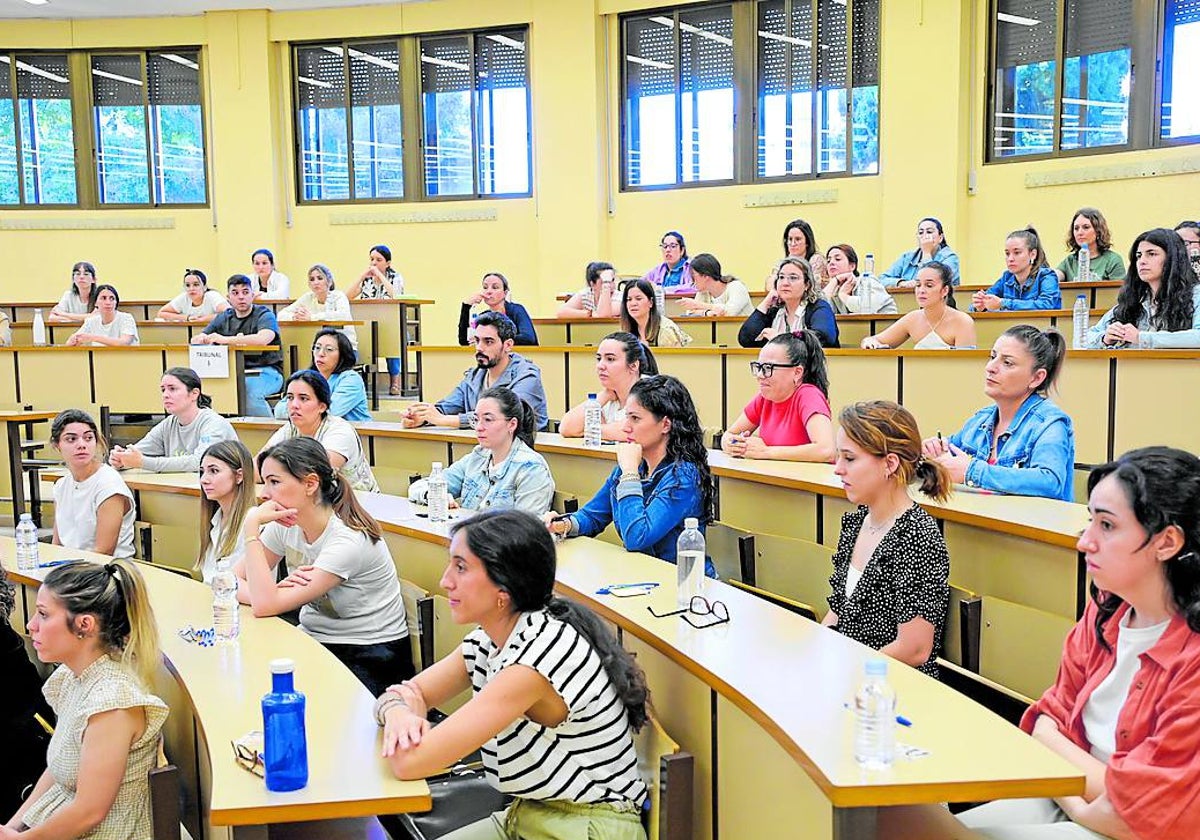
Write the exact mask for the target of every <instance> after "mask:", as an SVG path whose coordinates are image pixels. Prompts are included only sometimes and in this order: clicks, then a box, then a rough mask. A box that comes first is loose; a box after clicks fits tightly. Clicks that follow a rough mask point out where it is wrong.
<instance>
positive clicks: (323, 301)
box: [279, 263, 358, 364]
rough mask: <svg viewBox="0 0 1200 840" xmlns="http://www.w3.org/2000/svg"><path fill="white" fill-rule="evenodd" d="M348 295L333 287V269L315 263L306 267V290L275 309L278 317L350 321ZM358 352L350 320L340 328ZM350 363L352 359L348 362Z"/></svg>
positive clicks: (302, 319)
mask: <svg viewBox="0 0 1200 840" xmlns="http://www.w3.org/2000/svg"><path fill="white" fill-rule="evenodd" d="M353 318H354V316H353V315H351V314H350V299H349V298H348V297H346V295H345V294H343V293H342V292H339V291H338V290H337V289H335V288H334V287H333V271H331V270H330V269H329V267H328V266H324V265H321V264H320V263H317V264H316V265H314V266H313V267H312V268H310V269H309V270H308V291H307V292H305V293H304V294H302V295H300V297H298V298H296V300H295V301H293V302H292V303H290V304H288V305H287V306H285V307H283V309H281V310H279V320H280V321H326V320H328V321H350V320H352V319H353ZM340 329H341V331H342V332H344V333H345V334H346V338H348V339H349V340H350V347H351V349H353V350H354V352H355V354H357V353H358V333H356V332H355V331H354V325H353V324H347V325H346V326H344V327H341V328H340ZM352 364H353V362H352Z"/></svg>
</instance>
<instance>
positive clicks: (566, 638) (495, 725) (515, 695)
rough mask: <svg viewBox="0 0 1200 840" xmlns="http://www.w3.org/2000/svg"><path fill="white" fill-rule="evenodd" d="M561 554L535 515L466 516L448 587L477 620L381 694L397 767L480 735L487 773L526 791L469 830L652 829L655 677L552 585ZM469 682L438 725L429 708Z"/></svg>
mask: <svg viewBox="0 0 1200 840" xmlns="http://www.w3.org/2000/svg"><path fill="white" fill-rule="evenodd" d="M555 564H556V559H555V548H554V542H553V540H552V539H551V538H550V535H549V534H548V533H546V530H545V529H544V528H543V527H542V525H541V523H539V522H538V520H537V519H536V518H534V517H533V516H530V515H529V514H527V513H524V512H522V511H515V510H492V511H487V512H485V513H480V514H477V515H475V516H473V517H471V518H470V519H467V520H464V521H462V522H458V523H455V525H454V526H453V527H452V528H451V530H450V562H449V564H448V565H447V567H446V571H445V573H444V574H443V575H442V586H443V587H444V588H445V590H446V596H447V597H448V598H449V599H450V612H451V615H452V616H453V618H454V621H455V623H457V624H463V625H468V626H475V625H478V627H477V629H475V630H472V631H471V632H470V633H469V634H468V635H467V637H466V638H465V639H464V640H463V643H462V645H461V646H460V647H459V648H458V649H457V650H455V651H454V652H453V653H451V654H450V655H449V656H447V657H445V658H444V659H442V660H441V661H440V662H438V663H436V664H434V665H432V666H430V667H429V668H426V669H425V670H424V671H422V672H421V673H420V674H418V675H417V676H416V677H415V678H413V679H412V680H409V681H407V682H404V683H400V684H398V685H393V686H390V687H389V688H388V689H387V692H386V693H384V694H383V696H382V697H380V698H379V700H378V702H377V703H376V705H375V716H376V720H377V721H378V722H379V723H380V725H382V726H383V728H384V730H383V754H384V756H385V757H386V758H387V760H388V761H389V763H390V764H391V767H392V771H393V772H394V773H395V774H396V775H397V776H398V777H400V778H402V779H422V778H425V777H426V776H428V775H429V774H430V773H432V772H434V771H436V770H438V769H440V768H443V767H448V766H451V765H453V764H454V763H455V762H456V761H458V760H459V759H461V758H462V757H463V756H465V755H468V754H470V753H471V752H472V751H474V750H476V749H479V748H481V747H482V748H483V755H484V770H485V771H486V773H487V779H488V782H489V783H490V784H491V785H492V786H493V787H495V788H496V789H497V790H499V791H501V792H502V793H509V794H512V795H514V796H515V797H516V799H515V801H514V803H513V804H512V805H511V806H510V807H509V808H508V811H507V812H506V813H503V814H495V815H493V816H491V817H489V818H488V819H486V820H484V821H483V822H481V823H478V824H476V826H474V827H470V828H467V829H464V830H463V831H464V833H465V834H467V836H472V837H474V836H496V837H505V836H507V837H604V838H609V840H644V838H645V833H644V831H643V829H642V825H641V821H640V812H641V808H642V804H643V802H644V801H645V799H646V786H645V784H644V783H643V782H642V780H641V777H640V776H639V775H638V769H637V763H638V762H637V754H636V753H635V751H634V747H633V733H635V732H637V731H638V730H639V729H641V728H642V726H643V725H644V724H645V723H646V721H647V719H648V716H649V712H648V708H647V707H648V704H649V697H648V690H647V688H646V677H645V674H643V673H642V669H641V668H640V667H638V664H637V662H636V660H634V659H633V657H632V656H630V655H629V654H628V653H627V652H626V651H625V650H624V649H623V648H622V647H621V645H620V644H619V643H618V641H617V639H616V637H615V636H614V635H613V633H612V631H611V630H609V629H608V627H607V626H606V625H605V624H604V623H603V622H601V621H600V619H599V618H598V617H597V616H596V615H595V614H594V613H592V612H591V611H590V610H589V609H587V608H586V607H583V606H581V605H579V604H576V603H574V602H572V601H568V600H566V599H564V598H559V597H557V596H555V594H554V573H555ZM468 689H470V690H471V692H472V695H473V696H472V699H471V700H470V701H469V702H468V703H467V704H466V705H464V706H462V707H461V708H460V709H459V710H458V711H456V712H454V713H453V714H452V715H450V717H449V718H448V719H447V720H445V721H443V722H442V723H441V724H439V725H438V726H437V727H434V728H430V726H429V721H428V720H427V718H426V715H427V713H428V710H429V709H430V708H432V707H436V706H437V705H438V704H441V703H445V702H446V701H448V700H450V699H451V698H452V697H455V696H457V695H458V694H459V693H461V692H463V691H466V690H468ZM501 826H504V827H505V828H504V829H501ZM475 832H479V834H476V833H475Z"/></svg>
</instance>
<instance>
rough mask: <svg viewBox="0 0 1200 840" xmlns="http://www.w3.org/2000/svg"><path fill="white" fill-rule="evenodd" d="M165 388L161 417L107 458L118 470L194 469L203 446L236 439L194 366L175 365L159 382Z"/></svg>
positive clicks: (161, 388)
mask: <svg viewBox="0 0 1200 840" xmlns="http://www.w3.org/2000/svg"><path fill="white" fill-rule="evenodd" d="M158 387H159V390H160V391H162V401H163V411H165V412H166V413H167V416H166V417H164V418H163V419H162V421H161V422H159V423H158V425H156V426H155V427H154V428H153V429H151V430H150V432H149V434H147V435H146V436H145V437H144V438H142V439H141V440H139V441H138V442H137V443H135V444H134V445H133V446H130V447H124V446H114V447H113V450H112V453H111V454H110V455H109V456H108V462H109V463H110V464H112V465H113V466H114V467H116V468H117V469H119V470H124V469H143V470H149V471H150V472H156V473H164V472H195V471H196V470H198V469H199V468H200V456H201V455H203V454H204V450H206V449H208V447H209V446H211V445H212V444H214V443H216V442H217V441H219V440H237V432H235V431H234V430H233V426H231V425H230V424H229V421H228V420H226V419H225V418H224V417H222V416H221V415H220V414H217V412H215V411H213V408H212V398H211V397H209V396H207V395H206V394H205V393H204V392H203V391H202V390H201V385H200V377H199V376H197V375H196V371H194V370H192V369H191V368H185V367H173V368H169V369H168V370H167V372H166V373H164V374H163V376H162V380H161V381H160V382H159V384H158Z"/></svg>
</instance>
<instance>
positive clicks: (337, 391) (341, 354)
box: [275, 327, 371, 423]
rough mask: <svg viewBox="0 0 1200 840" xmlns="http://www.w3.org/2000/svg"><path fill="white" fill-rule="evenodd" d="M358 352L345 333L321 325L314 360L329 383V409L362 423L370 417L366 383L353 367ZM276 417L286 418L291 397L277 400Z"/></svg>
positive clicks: (315, 343)
mask: <svg viewBox="0 0 1200 840" xmlns="http://www.w3.org/2000/svg"><path fill="white" fill-rule="evenodd" d="M356 358H357V355H356V354H355V351H354V347H353V346H352V345H351V344H350V339H349V338H348V337H347V336H346V334H345V333H344V332H343V331H341V330H339V329H336V328H334V327H322V328H321V329H320V330H318V331H317V334H316V335H315V336H313V344H312V364H310V365H309V366H308V369H309V370H315V371H316V372H317V373H319V374H321V375H322V376H324V377H325V381H326V382H328V383H329V413H330V414H332V415H333V416H334V417H341V418H342V419H343V420H345V421H347V422H350V423H361V422H363V421H366V420H370V419H371V411H370V409H369V408H368V403H367V386H366V385H364V384H363V379H362V376H360V375H359V373H358V371H356V370H355V369H354V363H355V359H356ZM275 417H276V418H277V419H279V420H286V419H287V417H288V401H287V400H286V399H283V400H280V401H279V402H277V403H275Z"/></svg>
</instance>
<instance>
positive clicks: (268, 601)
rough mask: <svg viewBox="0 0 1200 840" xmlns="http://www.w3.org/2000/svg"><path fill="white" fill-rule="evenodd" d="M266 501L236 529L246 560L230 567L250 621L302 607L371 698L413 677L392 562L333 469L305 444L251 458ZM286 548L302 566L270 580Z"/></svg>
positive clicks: (306, 622) (311, 627) (306, 625)
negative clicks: (239, 531) (251, 617)
mask: <svg viewBox="0 0 1200 840" xmlns="http://www.w3.org/2000/svg"><path fill="white" fill-rule="evenodd" d="M257 466H258V472H259V474H261V475H262V479H263V485H264V489H263V494H264V495H265V496H266V501H265V502H263V503H262V504H261V505H259V506H258V507H253V508H251V509H250V510H249V511H248V512H247V513H246V519H245V521H244V522H243V523H242V536H243V538H244V539H245V554H244V555H243V558H242V563H241V565H240V566H237V567H235V568H234V572H235V574H237V576H238V577H239V578H241V579H242V581H243V582H242V583H240V584H239V587H238V599H239V600H240V601H241V602H242V603H243V604H249V605H250V606H251V607H252V608H253V610H254V615H255V616H256V617H261V616H268V615H280V614H281V613H286V612H291V611H292V610H295V609H296V608H299V609H300V628H301V629H302V630H304V631H305V632H306V633H308V634H309V635H310V636H312V637H313V638H314V639H316V640H317V641H318V642H320V643H321V644H323V645H324V646H325V647H326V648H328V649H329V652H330V653H332V654H333V655H334V656H336V657H337V658H338V659H340V660H341V661H342V663H343V664H344V665H345V666H346V667H347V668H349V669H350V670H351V671H352V672H353V673H354V675H355V676H356V677H358V679H359V680H360V681H361V682H362V684H363V685H365V686H366V687H367V689H368V690H370V692H371V693H372V694H380V693H382V692H383V690H384V688H385V687H386V686H387V685H388V684H390V683H391V682H392V681H393V680H395V679H396V678H397V677H400V678H401V679H404V678H407V677H411V676H412V675H413V672H414V669H413V659H412V647H411V645H410V643H409V640H408V624H407V622H406V621H405V617H404V599H403V597H402V596H401V594H400V578H399V577H398V576H397V574H396V564H395V563H394V562H392V554H391V552H390V551H388V547H387V543H386V542H384V540H383V535H382V532H381V531H380V530H379V523H378V522H376V521H375V520H374V519H372V518H371V515H370V514H368V513H367V512H366V511H365V510H363V508H362V506H361V505H360V504H359V503H358V500H357V499H355V497H354V490H353V488H351V487H350V485H349V483H347V482H346V481H345V480H344V479H342V478H339V477H338V475H337V474H336V473H335V472H334V471H333V470H332V469H331V468H330V466H329V459H328V458H327V456H326V453H325V450H324V449H322V448H321V445H320V444H319V443H317V442H316V441H315V440H312V439H311V438H296V439H295V440H285V441H283V442H282V443H279V444H277V445H273V446H268V447H267V448H266V449H264V450H263V451H262V452H260V453H258V464H257ZM289 550H290V551H292V552H293V553H294V554H298V555H299V557H300V561H299V562H300V563H301V565H300V567H299V568H298V569H296V570H295V571H294V572H293V573H292V574H291V575H290V576H289V577H288V578H287V579H286V580H284V581H282V582H281V583H278V584H276V582H275V567H276V565H278V563H279V561H280V559H281V558H282V557H283V556H284V555H285V554H286V553H287V552H288V551H289Z"/></svg>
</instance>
